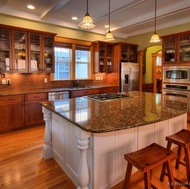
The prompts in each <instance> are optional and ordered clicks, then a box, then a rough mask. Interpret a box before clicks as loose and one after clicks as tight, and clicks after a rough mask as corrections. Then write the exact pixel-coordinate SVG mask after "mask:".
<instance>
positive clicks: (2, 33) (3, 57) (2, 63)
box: [0, 28, 12, 73]
mask: <svg viewBox="0 0 190 189" xmlns="http://www.w3.org/2000/svg"><path fill="white" fill-rule="evenodd" d="M10 39H11V31H10V30H9V29H3V28H0V73H5V72H12V64H11V62H12V58H11V48H10V47H11V43H10V41H11V40H10Z"/></svg>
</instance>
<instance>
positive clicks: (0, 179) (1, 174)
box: [0, 124, 190, 189]
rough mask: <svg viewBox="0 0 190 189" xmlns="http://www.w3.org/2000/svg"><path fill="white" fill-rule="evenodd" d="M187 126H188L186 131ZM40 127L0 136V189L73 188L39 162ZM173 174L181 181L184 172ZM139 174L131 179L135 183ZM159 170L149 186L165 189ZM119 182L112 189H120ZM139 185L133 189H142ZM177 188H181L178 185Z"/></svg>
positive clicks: (56, 170)
mask: <svg viewBox="0 0 190 189" xmlns="http://www.w3.org/2000/svg"><path fill="white" fill-rule="evenodd" d="M189 127H190V124H188V128H189ZM43 135H44V126H39V127H34V128H29V129H25V130H21V131H16V132H11V133H8V134H2V135H0V188H2V189H34V188H35V189H76V187H75V186H74V184H73V183H72V182H71V180H70V179H69V178H68V177H67V175H66V174H65V173H64V172H63V171H62V169H61V168H60V167H59V165H58V164H57V163H56V162H55V161H54V160H53V159H50V160H44V159H43V151H42V146H43ZM174 175H175V176H176V177H178V178H181V179H182V180H185V169H184V167H183V166H180V169H179V170H175V169H174ZM139 176H141V174H140V173H138V172H137V173H135V174H134V175H133V177H132V179H133V180H136V179H137V178H138V177H139ZM159 176H160V167H159V168H158V169H156V170H154V171H153V183H154V184H155V185H156V186H158V188H160V189H167V188H169V186H168V181H167V177H166V178H165V181H164V182H160V181H159ZM122 187H123V182H120V183H118V184H117V185H116V186H114V187H112V189H122ZM143 188H144V186H143V182H141V183H139V184H138V185H137V186H135V187H134V189H143ZM177 188H181V189H183V188H185V187H183V186H182V187H180V186H178V187H177Z"/></svg>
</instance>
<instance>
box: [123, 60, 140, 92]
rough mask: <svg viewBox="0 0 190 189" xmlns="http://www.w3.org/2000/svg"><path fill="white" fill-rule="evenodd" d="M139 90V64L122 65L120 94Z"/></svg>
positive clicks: (124, 63) (126, 63)
mask: <svg viewBox="0 0 190 189" xmlns="http://www.w3.org/2000/svg"><path fill="white" fill-rule="evenodd" d="M135 90H137V91H138V90H139V63H130V62H121V63H120V92H127V91H135Z"/></svg>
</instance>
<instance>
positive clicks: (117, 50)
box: [113, 42, 138, 72]
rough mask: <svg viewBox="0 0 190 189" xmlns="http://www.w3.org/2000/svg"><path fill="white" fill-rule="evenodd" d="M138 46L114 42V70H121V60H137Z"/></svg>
mask: <svg viewBox="0 0 190 189" xmlns="http://www.w3.org/2000/svg"><path fill="white" fill-rule="evenodd" d="M137 48H138V45H135V44H130V43H123V42H118V43H114V45H113V51H114V58H113V62H114V71H116V72H117V71H118V70H119V64H120V62H137Z"/></svg>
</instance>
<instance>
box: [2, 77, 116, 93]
mask: <svg viewBox="0 0 190 189" xmlns="http://www.w3.org/2000/svg"><path fill="white" fill-rule="evenodd" d="M45 78H47V83H44V79H45ZM93 78H94V79H92V80H80V79H79V85H85V86H92V85H117V73H110V74H95V75H94V76H93ZM3 79H5V80H6V81H7V79H10V80H11V84H10V85H7V84H4V85H3V84H1V83H2V80H3ZM74 84H75V80H73V81H72V80H69V81H50V74H5V78H1V79H0V91H1V92H3V91H24V90H30V89H32V90H33V89H49V88H63V87H73V86H74Z"/></svg>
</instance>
